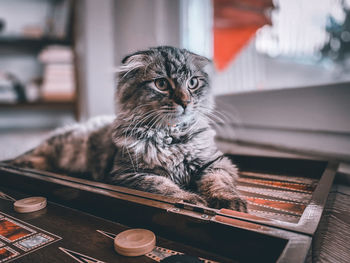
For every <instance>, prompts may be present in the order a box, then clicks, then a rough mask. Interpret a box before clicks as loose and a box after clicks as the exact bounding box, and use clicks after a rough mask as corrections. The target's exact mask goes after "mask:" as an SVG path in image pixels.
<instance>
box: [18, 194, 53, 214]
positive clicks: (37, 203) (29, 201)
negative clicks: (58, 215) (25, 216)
mask: <svg viewBox="0 0 350 263" xmlns="http://www.w3.org/2000/svg"><path fill="white" fill-rule="evenodd" d="M46 204H47V202H46V198H45V197H28V198H24V199H21V200H18V201H16V202H15V203H14V204H13V206H14V209H15V211H16V212H18V213H31V212H35V211H38V210H41V209H43V208H45V207H46Z"/></svg>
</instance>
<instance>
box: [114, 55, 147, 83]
mask: <svg viewBox="0 0 350 263" xmlns="http://www.w3.org/2000/svg"><path fill="white" fill-rule="evenodd" d="M147 57H148V56H147V55H146V54H145V53H143V52H136V53H134V54H131V55H128V56H126V57H125V58H123V60H122V65H121V66H120V67H119V68H118V69H117V72H118V73H119V77H120V78H124V77H125V76H126V75H128V74H129V73H131V72H133V71H135V70H138V69H141V68H144V67H146V65H147Z"/></svg>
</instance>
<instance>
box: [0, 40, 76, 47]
mask: <svg viewBox="0 0 350 263" xmlns="http://www.w3.org/2000/svg"><path fill="white" fill-rule="evenodd" d="M71 44H72V43H71V41H70V40H69V39H59V38H50V37H44V38H28V37H0V47H7V48H28V49H42V48H44V47H45V46H48V45H64V46H68V45H71Z"/></svg>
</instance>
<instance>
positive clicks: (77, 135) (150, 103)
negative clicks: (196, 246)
mask: <svg viewBox="0 0 350 263" xmlns="http://www.w3.org/2000/svg"><path fill="white" fill-rule="evenodd" d="M209 64H210V61H209V60H208V59H206V58H204V57H202V56H199V55H196V54H193V53H191V52H189V51H187V50H184V49H177V48H173V47H157V48H151V49H148V50H145V51H140V52H136V53H134V54H131V55H129V56H127V57H126V58H125V59H124V60H123V65H122V66H121V67H120V69H119V74H118V88H117V92H116V100H117V101H116V104H117V106H118V114H117V117H115V118H114V117H111V118H97V119H93V120H90V121H89V122H88V123H86V124H77V125H74V126H72V127H68V128H64V129H61V130H59V131H57V132H56V133H55V134H54V135H53V136H52V137H50V138H49V139H48V140H46V141H45V142H43V143H42V144H41V145H40V146H38V147H37V148H35V149H33V150H32V151H30V152H28V153H26V154H24V155H22V156H19V157H18V158H17V159H16V160H14V162H13V163H14V164H16V165H22V166H31V167H34V168H38V169H45V170H54V171H61V172H67V173H71V174H72V173H73V174H77V175H78V176H82V175H84V176H90V178H92V179H93V180H97V181H104V182H108V183H112V184H116V185H120V186H125V187H130V188H134V189H138V190H142V191H148V192H152V193H157V194H161V195H167V196H172V197H176V198H181V199H183V200H185V201H187V202H190V203H194V204H199V205H209V206H210V207H214V208H223V207H224V208H231V209H235V210H238V211H246V202H245V201H244V200H242V199H241V198H240V197H239V196H238V194H237V191H236V188H235V180H236V177H237V169H236V167H235V166H234V165H233V164H232V163H231V162H230V161H229V160H228V159H227V158H226V157H224V156H223V155H222V153H221V152H220V151H218V150H217V148H216V146H215V143H214V136H215V132H214V130H213V129H212V128H211V127H210V123H209V120H210V116H211V115H212V109H213V107H214V103H213V96H212V94H211V89H210V81H209V74H208V72H207V66H208V65H209ZM159 79H163V80H164V81H163V82H157V81H156V80H159ZM157 83H158V84H157ZM159 83H161V84H159ZM164 83H166V85H165V87H166V89H164V90H163V89H160V87H162V86H159V85H163V84H164Z"/></svg>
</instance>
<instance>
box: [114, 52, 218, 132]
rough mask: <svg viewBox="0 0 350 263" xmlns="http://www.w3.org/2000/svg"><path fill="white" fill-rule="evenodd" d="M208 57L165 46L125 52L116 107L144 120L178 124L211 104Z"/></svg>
mask: <svg viewBox="0 0 350 263" xmlns="http://www.w3.org/2000/svg"><path fill="white" fill-rule="evenodd" d="M209 64H210V60H209V59H207V58H205V57H203V56H200V55H197V54H194V53H192V52H189V51H187V50H185V49H179V48H174V47H168V46H161V47H156V48H151V49H148V50H144V51H138V52H136V53H133V54H131V55H128V56H126V57H125V58H124V59H123V61H122V66H121V67H120V69H119V75H118V88H117V93H116V99H117V107H118V109H119V112H123V113H124V114H125V113H126V114H130V115H137V116H140V119H141V117H142V118H143V120H142V121H143V124H150V125H152V124H154V127H156V126H159V125H178V124H181V123H186V122H187V123H190V122H192V121H193V120H195V119H198V118H202V117H204V115H205V114H207V113H208V112H210V111H211V109H212V108H213V104H214V103H213V96H212V94H211V91H210V83H209V82H210V81H209V75H208V72H207V69H208V67H207V66H208V65H209Z"/></svg>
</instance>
